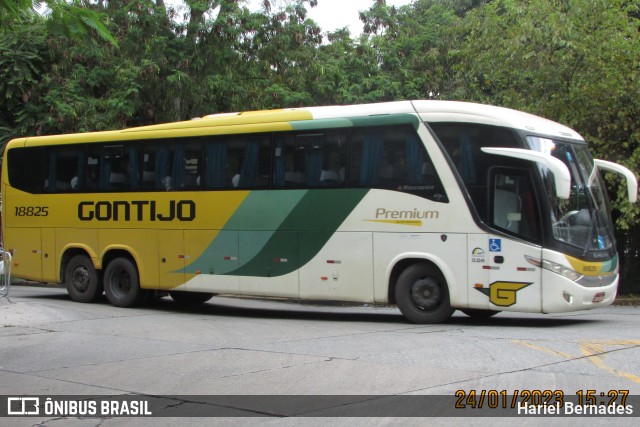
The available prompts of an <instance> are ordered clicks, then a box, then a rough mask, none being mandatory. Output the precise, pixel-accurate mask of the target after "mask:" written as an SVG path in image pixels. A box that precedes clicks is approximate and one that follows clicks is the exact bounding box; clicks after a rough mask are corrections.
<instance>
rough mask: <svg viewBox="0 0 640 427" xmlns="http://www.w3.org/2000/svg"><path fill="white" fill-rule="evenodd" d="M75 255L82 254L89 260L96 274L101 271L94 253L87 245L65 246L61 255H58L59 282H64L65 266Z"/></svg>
mask: <svg viewBox="0 0 640 427" xmlns="http://www.w3.org/2000/svg"><path fill="white" fill-rule="evenodd" d="M76 255H84V256H86V257H87V258H89V259H90V260H91V262H92V263H93V266H94V267H95V269H96V272H98V274H101V273H102V269H101V267H102V266H101V265H100V264H99V263H98V262H97V261H98V258H97V257H96V254H95V253H94V252H93V251H92V250H91V249H90V248H89V247H87V246H83V245H81V246H67V247H65V248H63V250H62V255H61V256H60V271H59V274H58V281H59V283H64V276H65V272H66V271H67V266H68V265H69V261H71V258H73V257H74V256H76Z"/></svg>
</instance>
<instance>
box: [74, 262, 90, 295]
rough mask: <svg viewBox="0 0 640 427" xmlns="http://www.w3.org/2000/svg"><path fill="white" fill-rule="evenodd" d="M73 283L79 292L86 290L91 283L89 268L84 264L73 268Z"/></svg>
mask: <svg viewBox="0 0 640 427" xmlns="http://www.w3.org/2000/svg"><path fill="white" fill-rule="evenodd" d="M71 284H72V285H73V288H74V289H75V290H77V291H78V292H86V291H87V289H89V285H90V284H91V277H90V275H89V270H88V269H87V268H86V267H84V266H78V267H76V268H75V269H74V270H73V275H72V280H71Z"/></svg>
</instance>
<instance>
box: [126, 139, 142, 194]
mask: <svg viewBox="0 0 640 427" xmlns="http://www.w3.org/2000/svg"><path fill="white" fill-rule="evenodd" d="M127 151H128V155H129V170H130V174H129V189H130V190H133V189H136V188H138V169H139V167H140V165H139V164H138V148H137V147H135V146H130V147H129V148H128V150H127Z"/></svg>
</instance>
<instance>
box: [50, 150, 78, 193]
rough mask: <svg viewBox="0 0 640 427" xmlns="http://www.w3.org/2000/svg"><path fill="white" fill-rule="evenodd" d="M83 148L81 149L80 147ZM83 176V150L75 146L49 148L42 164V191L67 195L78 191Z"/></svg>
mask: <svg viewBox="0 0 640 427" xmlns="http://www.w3.org/2000/svg"><path fill="white" fill-rule="evenodd" d="M82 148H83V147H82ZM83 176H84V150H83V149H78V147H77V146H71V147H69V146H67V147H51V148H49V149H48V150H47V152H46V156H45V162H44V186H43V187H44V191H45V192H48V193H67V192H71V191H79V190H80V183H81V182H82V181H81V178H82V177H83Z"/></svg>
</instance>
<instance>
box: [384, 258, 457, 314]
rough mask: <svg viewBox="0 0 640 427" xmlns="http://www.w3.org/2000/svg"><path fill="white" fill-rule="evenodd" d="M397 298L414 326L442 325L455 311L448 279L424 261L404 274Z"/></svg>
mask: <svg viewBox="0 0 640 427" xmlns="http://www.w3.org/2000/svg"><path fill="white" fill-rule="evenodd" d="M395 297H396V303H397V304H398V307H399V308H400V311H401V312H402V314H403V315H404V317H406V318H407V320H409V321H411V322H413V323H442V322H444V321H446V320H448V319H449V318H450V317H451V315H452V314H453V312H454V311H455V310H453V309H452V308H451V302H450V300H449V288H448V286H447V282H446V281H445V280H444V277H443V276H442V274H441V273H440V271H439V270H437V269H436V268H434V267H433V266H431V265H429V264H427V263H424V262H419V263H416V264H413V265H411V266H409V267H407V268H406V269H405V270H404V271H403V272H402V273H401V274H400V276H399V277H398V281H397V283H396V288H395Z"/></svg>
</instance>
